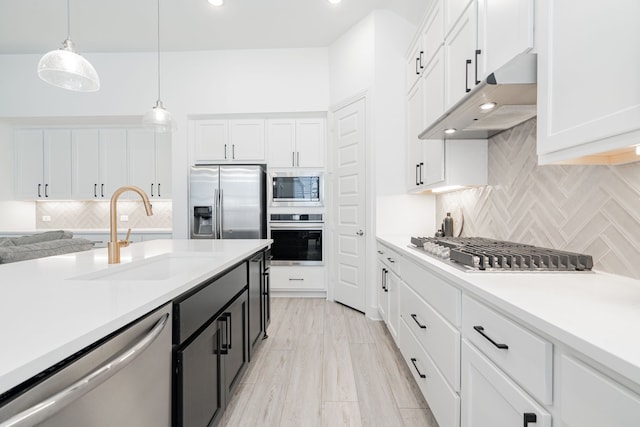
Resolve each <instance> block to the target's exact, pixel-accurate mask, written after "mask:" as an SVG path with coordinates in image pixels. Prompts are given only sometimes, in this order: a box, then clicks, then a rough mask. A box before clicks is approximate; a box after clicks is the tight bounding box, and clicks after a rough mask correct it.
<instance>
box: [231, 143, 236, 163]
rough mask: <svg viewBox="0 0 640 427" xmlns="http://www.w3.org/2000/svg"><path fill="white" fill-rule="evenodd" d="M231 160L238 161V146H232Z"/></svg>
mask: <svg viewBox="0 0 640 427" xmlns="http://www.w3.org/2000/svg"><path fill="white" fill-rule="evenodd" d="M231 158H232V159H233V160H235V159H236V144H231Z"/></svg>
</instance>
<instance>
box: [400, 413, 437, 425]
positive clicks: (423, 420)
mask: <svg viewBox="0 0 640 427" xmlns="http://www.w3.org/2000/svg"><path fill="white" fill-rule="evenodd" d="M400 414H401V415H402V422H403V423H404V427H438V422H437V421H436V420H435V418H433V414H432V413H431V411H430V410H429V409H407V408H404V409H400Z"/></svg>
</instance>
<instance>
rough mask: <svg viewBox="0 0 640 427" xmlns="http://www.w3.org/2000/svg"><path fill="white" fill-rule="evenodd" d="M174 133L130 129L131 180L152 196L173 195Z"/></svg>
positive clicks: (128, 147) (130, 182)
mask: <svg viewBox="0 0 640 427" xmlns="http://www.w3.org/2000/svg"><path fill="white" fill-rule="evenodd" d="M170 135H171V134H156V133H154V132H153V131H148V130H145V129H130V130H128V131H127V151H128V154H129V180H128V182H129V184H130V185H135V186H136V187H140V188H141V189H143V190H144V191H145V192H147V194H148V195H149V196H150V197H151V198H170V197H171V173H170V171H171V136H170ZM135 197H137V196H135Z"/></svg>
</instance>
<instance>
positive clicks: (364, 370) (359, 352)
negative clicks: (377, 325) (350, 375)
mask: <svg viewBox="0 0 640 427" xmlns="http://www.w3.org/2000/svg"><path fill="white" fill-rule="evenodd" d="M349 348H350V350H351V361H352V363H353V371H354V373H355V379H356V389H357V392H358V402H359V403H360V414H361V416H362V424H363V425H365V426H367V427H378V426H379V427H389V426H402V418H401V416H400V412H399V410H398V407H397V406H396V404H395V400H394V398H393V394H392V393H391V389H390V387H389V383H388V381H387V378H386V375H385V373H384V371H383V368H382V366H381V364H380V360H379V359H378V352H377V348H376V346H375V344H370V343H352V344H350V345H349Z"/></svg>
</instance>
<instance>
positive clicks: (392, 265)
mask: <svg viewBox="0 0 640 427" xmlns="http://www.w3.org/2000/svg"><path fill="white" fill-rule="evenodd" d="M377 255H378V260H379V261H380V262H382V263H383V264H384V265H385V266H386V267H387V268H388V269H389V270H391V271H393V272H394V273H395V274H396V275H397V276H398V277H402V276H401V275H400V265H401V261H400V260H401V258H400V254H399V253H397V252H395V251H394V250H392V249H389V248H388V247H386V246H384V245H380V244H378V250H377Z"/></svg>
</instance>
